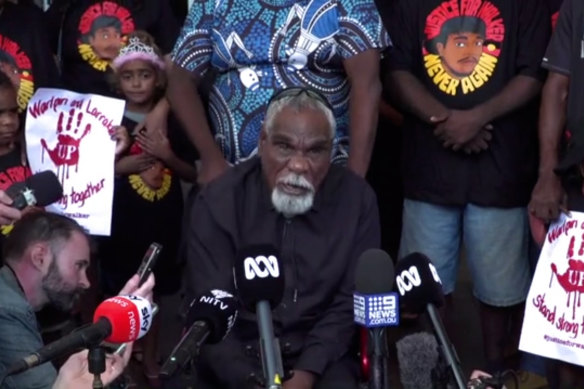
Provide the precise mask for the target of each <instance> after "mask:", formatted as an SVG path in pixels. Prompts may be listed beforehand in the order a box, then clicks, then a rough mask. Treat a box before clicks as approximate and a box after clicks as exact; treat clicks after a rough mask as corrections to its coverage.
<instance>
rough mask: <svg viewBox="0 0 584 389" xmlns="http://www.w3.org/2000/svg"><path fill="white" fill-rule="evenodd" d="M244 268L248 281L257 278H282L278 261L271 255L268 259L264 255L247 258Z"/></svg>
mask: <svg viewBox="0 0 584 389" xmlns="http://www.w3.org/2000/svg"><path fill="white" fill-rule="evenodd" d="M243 268H244V271H245V278H247V279H248V280H253V279H254V278H255V277H259V278H266V277H268V276H272V277H274V278H277V277H280V267H279V266H278V259H277V258H276V257H275V256H273V255H270V256H269V257H267V258H266V257H265V256H263V255H260V256H259V257H255V258H252V257H247V258H245V260H244V261H243Z"/></svg>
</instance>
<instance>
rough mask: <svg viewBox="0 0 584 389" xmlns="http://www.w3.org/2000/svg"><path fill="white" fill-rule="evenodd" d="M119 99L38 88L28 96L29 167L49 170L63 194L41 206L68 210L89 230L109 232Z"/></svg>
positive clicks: (120, 111) (62, 211) (121, 107)
mask: <svg viewBox="0 0 584 389" xmlns="http://www.w3.org/2000/svg"><path fill="white" fill-rule="evenodd" d="M124 104H125V103H124V101H123V100H119V99H113V98H110V97H104V96H99V95H92V94H79V93H75V92H71V91H66V90H61V89H48V88H41V89H39V90H37V92H36V93H35V95H34V96H33V97H32V99H31V100H30V102H29V105H28V108H27V118H26V145H27V155H28V160H29V163H30V166H31V170H32V172H33V173H37V172H40V171H43V170H52V171H54V172H55V174H56V175H57V177H58V178H59V181H60V182H61V185H63V197H62V199H61V200H60V201H59V202H58V203H55V204H53V205H51V206H49V207H48V208H47V210H48V211H51V212H55V213H60V214H64V215H66V216H69V217H71V218H73V219H75V220H77V222H79V224H81V225H82V226H83V227H85V228H86V229H87V230H88V231H89V232H90V233H91V234H93V235H109V234H110V229H111V218H112V203H113V191H114V158H115V142H114V141H113V140H112V139H111V133H112V132H113V130H114V127H115V126H117V125H119V124H120V123H121V120H122V117H123V113H124Z"/></svg>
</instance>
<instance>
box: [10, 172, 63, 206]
mask: <svg viewBox="0 0 584 389" xmlns="http://www.w3.org/2000/svg"><path fill="white" fill-rule="evenodd" d="M6 194H7V195H8V196H9V197H10V198H11V199H12V205H11V206H12V207H13V208H17V209H20V210H22V209H24V208H26V207H27V206H35V205H36V206H39V207H45V206H47V205H50V204H52V203H54V202H56V201H59V199H61V197H63V187H62V186H61V183H60V182H59V179H58V178H57V176H56V175H55V173H53V172H52V171H50V170H46V171H44V172H40V173H37V174H34V175H32V176H30V177H28V178H27V179H26V180H25V181H24V182H17V183H14V184H12V185H11V186H10V187H9V188H8V189H6Z"/></svg>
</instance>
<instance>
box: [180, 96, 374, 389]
mask: <svg viewBox="0 0 584 389" xmlns="http://www.w3.org/2000/svg"><path fill="white" fill-rule="evenodd" d="M334 135H335V119H334V117H333V114H332V111H331V109H330V106H329V103H328V102H327V101H326V99H325V98H324V97H322V96H320V94H318V93H317V92H315V91H312V90H308V89H303V88H290V89H284V90H282V91H280V92H278V93H277V94H276V95H275V96H274V97H272V99H271V100H270V103H269V105H268V109H267V112H266V117H265V121H264V124H263V127H262V131H261V134H260V139H259V147H258V150H259V156H257V157H254V158H252V159H250V160H248V161H245V162H243V163H241V164H239V165H237V166H235V167H234V168H233V169H230V170H229V171H228V172H227V173H225V175H224V176H222V177H220V178H219V179H217V180H216V181H213V182H211V183H210V184H209V185H208V186H207V187H206V188H205V189H203V191H202V192H201V193H200V194H199V196H198V197H197V199H196V200H195V203H194V205H193V208H192V211H191V214H190V225H189V229H188V232H187V239H188V241H187V247H188V251H187V253H188V254H187V255H188V274H187V276H188V277H189V287H190V289H191V290H190V291H191V292H192V294H193V295H200V294H201V293H203V292H205V291H207V290H209V289H217V288H219V289H223V290H230V291H234V290H235V286H234V281H233V266H234V261H235V258H236V256H237V253H238V251H239V250H241V249H245V248H246V247H249V246H252V245H270V246H274V247H275V248H276V249H277V250H278V252H279V258H278V259H279V264H280V272H281V273H283V275H284V278H285V290H284V297H283V299H282V301H281V302H280V304H279V305H278V306H277V307H276V308H275V309H274V311H273V322H274V330H275V334H276V336H277V337H278V338H279V340H280V345H281V349H282V354H283V362H284V369H285V370H286V371H292V372H293V375H292V376H291V378H290V379H288V380H286V381H285V382H284V384H283V386H284V388H286V389H309V388H319V389H321V388H334V389H345V388H347V389H349V388H350V389H353V388H357V387H358V386H357V379H358V363H357V360H356V353H355V352H354V350H353V349H352V346H353V344H354V342H353V341H354V335H355V327H354V324H353V298H352V293H353V290H354V279H355V274H354V273H355V267H356V262H357V259H358V257H359V256H360V255H361V254H362V253H363V252H364V251H365V250H367V249H370V248H376V247H379V239H380V232H379V220H378V210H377V202H376V199H375V195H374V193H373V190H372V189H371V188H370V187H369V185H368V184H367V183H366V182H365V181H364V180H363V179H362V178H360V177H358V176H357V175H356V174H354V173H352V172H351V171H349V170H348V169H346V168H345V167H342V166H338V165H332V164H331V162H330V160H331V152H332V148H333V147H332V146H333V139H334ZM197 371H198V373H199V374H198V382H197V383H196V385H195V386H196V387H197V388H213V389H218V388H226V389H245V388H257V387H258V383H257V380H254V379H253V376H254V375H255V377H261V376H262V369H261V364H260V358H259V350H258V331H257V324H256V321H255V317H254V316H253V315H252V314H251V313H250V312H248V311H246V310H245V309H243V310H240V312H239V316H238V320H237V321H236V324H235V326H234V328H233V329H232V331H231V333H230V334H229V335H228V337H227V338H226V339H225V340H223V341H222V342H221V343H219V344H216V345H209V346H205V347H203V348H202V350H201V355H200V358H199V361H198V365H197ZM250 377H252V378H250Z"/></svg>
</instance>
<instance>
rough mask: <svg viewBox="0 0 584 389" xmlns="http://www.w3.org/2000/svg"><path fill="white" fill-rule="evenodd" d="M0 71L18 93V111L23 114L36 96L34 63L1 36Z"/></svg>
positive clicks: (11, 42)
mask: <svg viewBox="0 0 584 389" xmlns="http://www.w3.org/2000/svg"><path fill="white" fill-rule="evenodd" d="M0 71H1V72H3V73H4V74H5V75H6V76H8V78H10V81H12V84H13V85H14V88H15V89H16V90H17V91H18V94H17V102H18V109H19V111H20V112H23V111H24V110H25V109H26V105H27V104H28V101H29V100H30V98H31V97H32V95H33V94H34V79H33V76H32V62H31V61H30V58H29V57H28V55H27V54H26V53H25V52H24V51H22V50H21V48H20V46H19V45H18V44H17V43H16V42H14V41H12V40H10V39H8V38H6V37H4V36H2V35H0Z"/></svg>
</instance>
